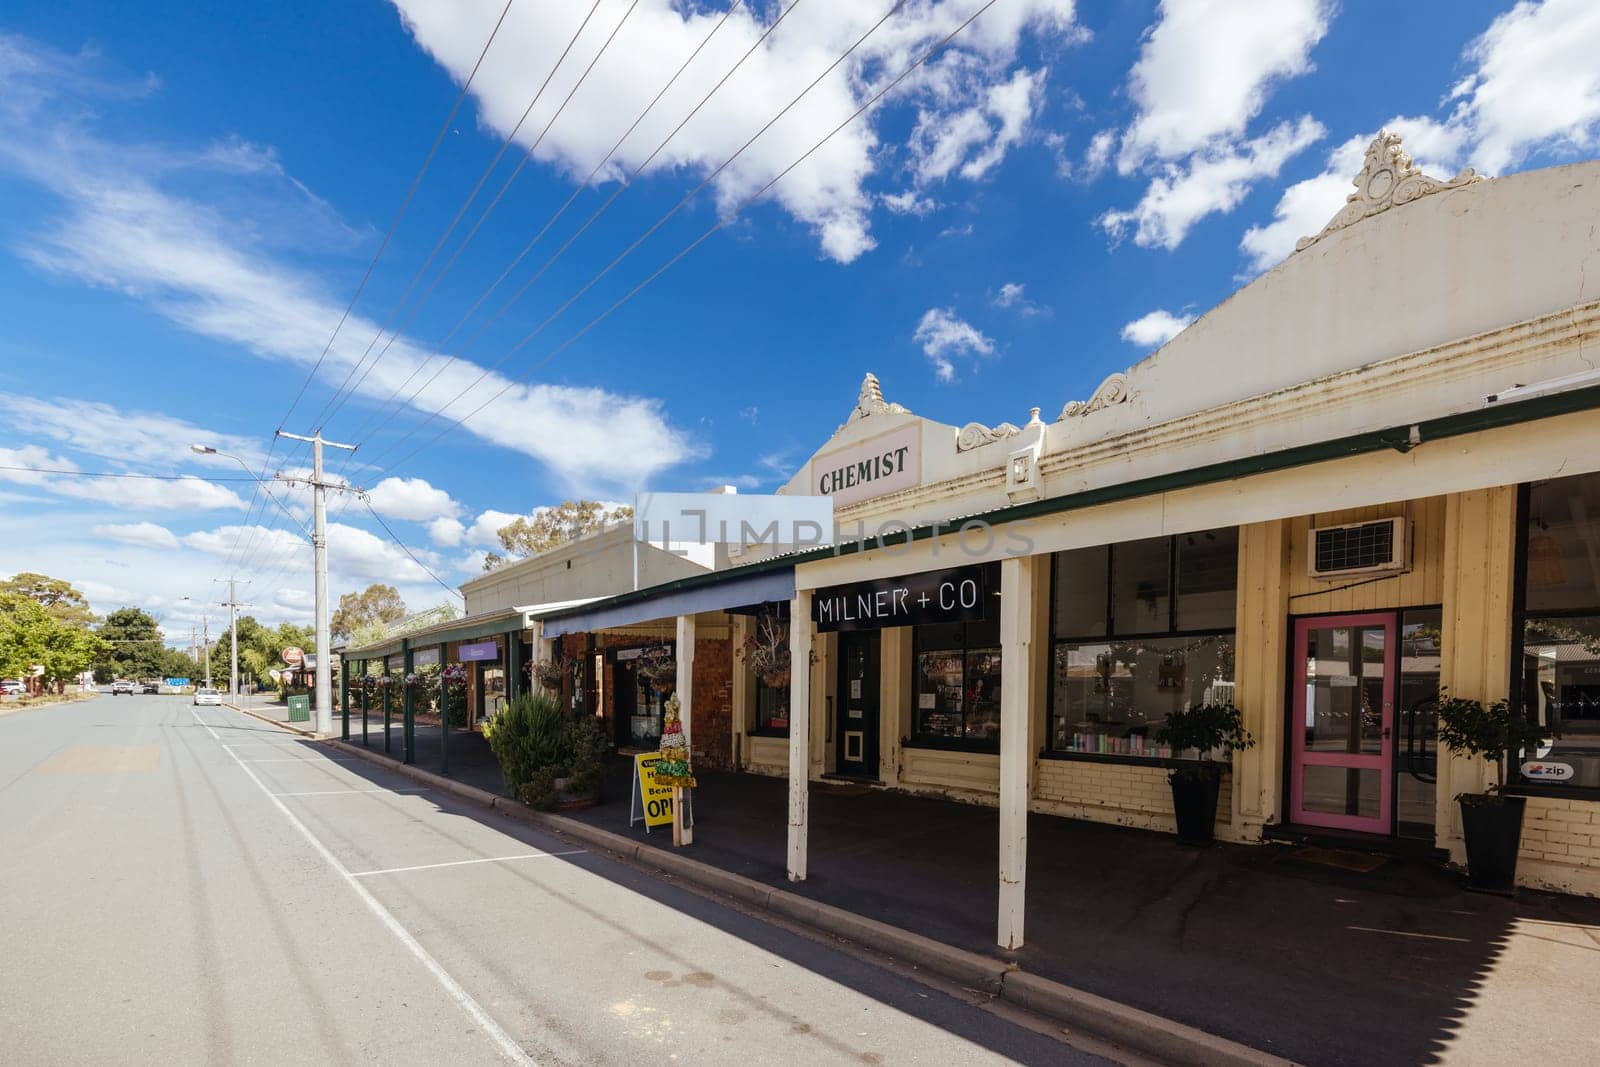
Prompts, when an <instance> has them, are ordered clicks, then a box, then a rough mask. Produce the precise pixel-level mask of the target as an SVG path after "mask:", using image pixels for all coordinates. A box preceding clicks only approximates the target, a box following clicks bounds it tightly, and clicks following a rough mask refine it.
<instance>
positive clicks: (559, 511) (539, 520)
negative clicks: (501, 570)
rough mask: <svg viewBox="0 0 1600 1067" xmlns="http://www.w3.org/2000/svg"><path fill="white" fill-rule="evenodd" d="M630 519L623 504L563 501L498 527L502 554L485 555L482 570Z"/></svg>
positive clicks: (545, 550) (630, 512) (547, 549)
mask: <svg viewBox="0 0 1600 1067" xmlns="http://www.w3.org/2000/svg"><path fill="white" fill-rule="evenodd" d="M632 518H633V509H632V508H631V507H629V506H627V505H626V504H616V505H612V504H603V503H601V502H600V501H598V500H563V501H562V502H561V503H559V504H556V505H554V506H553V507H547V508H539V509H538V510H537V511H535V512H534V513H533V514H531V515H524V516H522V517H521V518H518V519H515V520H513V521H512V522H510V523H507V524H506V525H505V526H502V527H500V529H499V531H498V536H499V538H500V547H501V548H503V549H505V552H506V554H505V555H501V554H500V553H498V552H490V553H488V554H486V555H485V556H484V560H483V569H484V570H485V571H492V570H494V569H495V568H496V567H499V566H501V565H502V564H504V563H505V562H506V561H507V558H508V557H515V558H526V557H528V556H536V555H538V554H539V553H540V552H548V551H549V550H550V549H552V548H555V547H556V546H558V545H564V544H566V543H567V542H568V541H575V540H577V539H578V538H579V537H582V536H583V535H584V534H586V533H593V532H594V531H596V530H603V529H605V528H606V527H607V526H612V525H615V524H616V523H619V522H626V521H628V520H630V519H632Z"/></svg>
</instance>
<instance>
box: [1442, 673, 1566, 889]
mask: <svg viewBox="0 0 1600 1067" xmlns="http://www.w3.org/2000/svg"><path fill="white" fill-rule="evenodd" d="M1438 712H1439V742H1440V743H1441V744H1443V745H1446V746H1447V747H1449V748H1450V750H1451V751H1452V752H1454V753H1456V754H1457V755H1463V756H1476V757H1478V758H1479V759H1486V760H1489V761H1490V762H1492V763H1493V764H1494V776H1495V781H1494V785H1492V786H1490V787H1489V791H1488V792H1486V793H1458V794H1456V803H1457V804H1459V805H1460V806H1461V832H1462V836H1463V837H1464V838H1465V839H1466V846H1467V888H1468V889H1477V890H1482V891H1483V892H1488V893H1505V894H1510V893H1512V892H1513V891H1515V889H1516V885H1517V853H1518V852H1519V851H1520V850H1521V848H1522V813H1523V808H1524V806H1525V805H1526V803H1527V800H1526V798H1524V797H1512V796H1506V795H1505V787H1506V760H1507V759H1508V758H1510V757H1512V756H1514V755H1516V754H1518V753H1520V752H1522V751H1524V750H1525V749H1533V748H1536V747H1537V746H1538V744H1539V743H1540V742H1541V741H1542V740H1543V739H1544V735H1543V731H1542V730H1540V728H1539V727H1538V726H1536V725H1535V724H1534V723H1532V722H1531V721H1529V720H1528V718H1527V717H1526V716H1524V715H1521V714H1519V713H1518V712H1517V711H1516V710H1515V709H1513V708H1512V707H1511V705H1510V704H1509V703H1508V702H1507V701H1504V700H1496V701H1495V702H1494V703H1492V704H1490V705H1489V706H1488V707H1485V706H1484V705H1483V704H1482V703H1480V702H1479V701H1476V700H1468V699H1466V698H1463V697H1453V696H1451V695H1450V694H1449V693H1448V692H1443V691H1441V692H1440V694H1439V702H1438Z"/></svg>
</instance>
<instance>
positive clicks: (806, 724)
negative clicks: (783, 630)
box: [789, 589, 816, 882]
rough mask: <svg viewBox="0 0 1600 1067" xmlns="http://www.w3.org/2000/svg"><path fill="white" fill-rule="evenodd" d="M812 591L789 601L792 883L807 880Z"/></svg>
mask: <svg viewBox="0 0 1600 1067" xmlns="http://www.w3.org/2000/svg"><path fill="white" fill-rule="evenodd" d="M815 632H816V631H815V626H814V625H813V624H812V622H811V591H810V590H809V589H801V590H796V591H795V594H794V599H793V600H791V601H789V881H791V882H803V881H805V880H806V820H807V814H808V793H807V790H808V789H809V787H810V784H811V783H810V778H811V643H812V640H813V638H814V635H815Z"/></svg>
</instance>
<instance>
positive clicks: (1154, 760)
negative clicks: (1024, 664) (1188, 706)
mask: <svg viewBox="0 0 1600 1067" xmlns="http://www.w3.org/2000/svg"><path fill="white" fill-rule="evenodd" d="M1211 529H1213V530H1232V531H1234V532H1235V537H1236V538H1237V531H1238V529H1239V528H1238V527H1237V526H1231V527H1230V526H1218V527H1211ZM1196 532H1200V531H1196ZM1182 536H1185V535H1183V534H1168V535H1167V536H1166V541H1167V629H1166V630H1159V631H1144V632H1139V633H1119V632H1118V631H1117V629H1116V615H1115V605H1116V576H1117V565H1116V555H1117V545H1118V544H1130V543H1133V542H1117V543H1114V544H1109V545H1103V546H1101V545H1085V546H1083V547H1085V548H1102V547H1103V548H1104V549H1105V550H1106V591H1105V615H1104V626H1105V632H1104V633H1100V634H1088V635H1083V636H1079V635H1073V634H1065V635H1063V634H1057V633H1056V591H1057V588H1058V582H1059V576H1060V568H1061V557H1062V556H1063V555H1064V554H1065V553H1066V552H1070V551H1073V550H1072V549H1066V550H1062V551H1056V552H1052V553H1050V619H1049V640H1048V641H1047V642H1046V645H1047V646H1048V657H1047V660H1046V662H1047V664H1048V665H1049V682H1048V684H1047V685H1046V686H1045V690H1046V691H1045V720H1044V746H1043V748H1042V749H1041V750H1040V752H1039V754H1040V755H1041V756H1045V757H1049V758H1052V759H1078V758H1080V757H1084V758H1088V759H1091V760H1095V761H1100V762H1119V763H1120V762H1127V763H1137V764H1139V765H1141V766H1146V765H1150V764H1176V763H1186V762H1192V761H1188V760H1184V759H1181V758H1176V757H1174V758H1167V759H1163V758H1162V757H1156V756H1133V755H1125V754H1112V753H1094V752H1079V751H1077V750H1076V749H1070V748H1057V747H1056V743H1055V724H1056V683H1055V663H1056V650H1057V649H1058V648H1059V647H1060V646H1062V645H1089V644H1112V643H1114V642H1117V641H1141V640H1154V639H1158V638H1185V637H1223V636H1235V635H1237V634H1238V632H1239V620H1238V616H1237V611H1236V613H1235V617H1234V623H1233V625H1232V626H1227V627H1202V628H1198V629H1190V630H1180V629H1178V599H1179V589H1178V538H1179V537H1182ZM1152 540H1159V538H1149V537H1140V538H1134V541H1152ZM1235 547H1236V548H1237V541H1236V542H1235ZM1238 588H1239V578H1238V571H1237V567H1236V569H1235V571H1234V596H1235V600H1236V601H1237V597H1238ZM1234 647H1235V657H1236V659H1235V671H1236V672H1237V655H1238V641H1237V638H1235V642H1234ZM1107 756H1111V757H1112V759H1111V760H1109V761H1108V760H1107V759H1106V757H1107Z"/></svg>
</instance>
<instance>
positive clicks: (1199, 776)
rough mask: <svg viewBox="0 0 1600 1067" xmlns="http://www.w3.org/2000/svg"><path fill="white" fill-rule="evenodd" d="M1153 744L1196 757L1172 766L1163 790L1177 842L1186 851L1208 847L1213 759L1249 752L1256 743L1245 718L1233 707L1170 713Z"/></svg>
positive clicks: (1216, 783) (1213, 814) (1215, 782)
mask: <svg viewBox="0 0 1600 1067" xmlns="http://www.w3.org/2000/svg"><path fill="white" fill-rule="evenodd" d="M1156 740H1157V741H1159V742H1161V743H1162V744H1164V745H1171V746H1172V750H1173V752H1175V753H1176V752H1181V751H1183V750H1184V749H1191V748H1192V749H1195V750H1196V751H1197V752H1198V753H1199V758H1198V759H1186V760H1183V761H1182V762H1180V763H1178V764H1177V765H1176V766H1174V767H1173V768H1172V771H1171V773H1170V774H1168V775H1167V784H1168V785H1170V786H1171V787H1172V814H1173V816H1174V818H1175V819H1176V820H1177V823H1178V840H1179V841H1180V842H1181V843H1183V844H1185V845H1209V844H1211V842H1212V840H1213V838H1214V836H1215V830H1216V821H1217V796H1218V794H1219V793H1220V792H1221V789H1222V771H1223V764H1222V763H1221V762H1220V761H1218V760H1215V759H1213V758H1212V756H1213V755H1214V754H1215V753H1216V752H1219V751H1222V752H1227V753H1229V754H1230V755H1231V754H1232V753H1234V752H1239V751H1242V750H1244V749H1247V748H1250V747H1252V746H1253V745H1255V743H1256V739H1255V738H1254V737H1251V736H1250V731H1249V730H1246V729H1245V728H1244V717H1243V716H1242V715H1241V714H1240V713H1239V709H1238V708H1236V707H1234V706H1233V705H1232V704H1197V705H1195V706H1194V707H1191V708H1181V709H1179V710H1177V711H1173V712H1169V713H1168V715H1167V721H1166V722H1164V723H1162V724H1161V726H1160V727H1159V728H1158V729H1157V730H1156Z"/></svg>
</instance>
